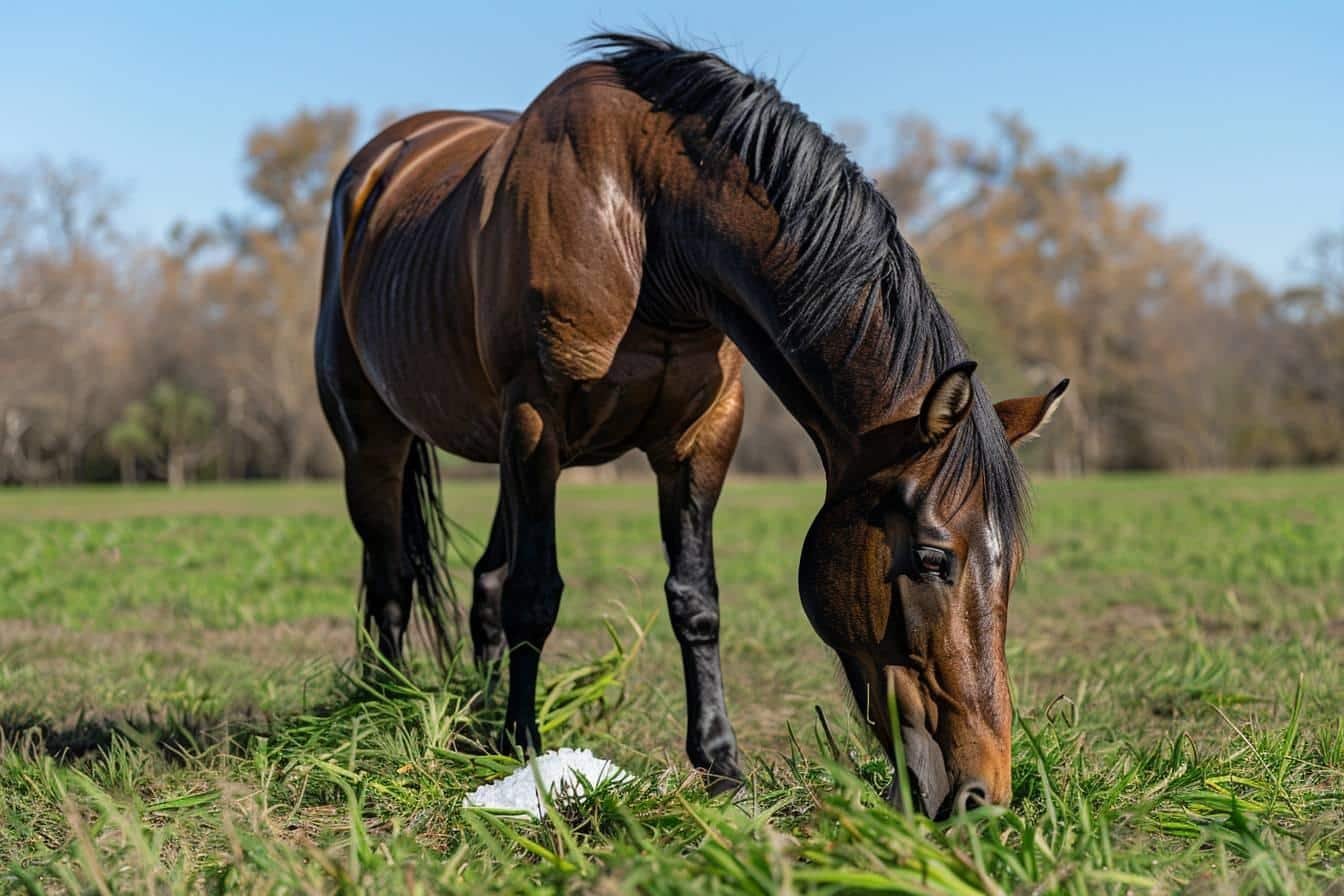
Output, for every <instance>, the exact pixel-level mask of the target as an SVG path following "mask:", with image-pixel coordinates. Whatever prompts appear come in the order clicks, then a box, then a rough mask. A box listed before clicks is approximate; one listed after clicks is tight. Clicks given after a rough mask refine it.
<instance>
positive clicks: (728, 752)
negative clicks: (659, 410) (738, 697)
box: [649, 385, 742, 793]
mask: <svg viewBox="0 0 1344 896" xmlns="http://www.w3.org/2000/svg"><path fill="white" fill-rule="evenodd" d="M740 389H741V386H740V385H738V386H737V387H736V388H735V389H734V390H733V391H730V392H729V393H727V394H726V395H725V396H724V398H722V399H720V401H719V402H718V404H716V405H715V406H714V408H713V409H711V410H710V411H709V414H708V416H707V417H706V418H704V419H703V420H702V421H701V422H700V425H699V426H698V428H697V432H696V436H695V442H694V444H693V445H692V447H691V448H690V450H689V452H688V453H687V454H685V455H684V456H681V457H677V456H676V454H675V450H674V449H671V448H667V449H665V450H655V451H650V452H649V460H650V462H651V463H652V465H653V468H654V472H655V473H657V475H658V521H659V526H660V528H661V530H662V536H663V544H664V546H665V547H666V548H667V559H668V566H669V570H668V576H667V582H666V584H665V586H664V590H665V591H666V593H667V612H668V616H670V617H671V620H672V630H673V632H675V633H676V636H677V641H678V643H679V644H680V645H681V665H682V671H683V673H684V674H685V677H686V713H687V719H686V752H687V754H688V755H689V756H690V759H691V763H692V764H693V765H694V766H695V767H696V768H698V769H700V770H701V771H703V772H704V773H705V774H706V776H707V778H708V780H707V782H706V783H707V784H708V787H709V790H710V792H711V793H720V792H724V791H727V790H732V789H733V788H735V787H737V786H738V785H739V784H741V782H742V769H741V766H740V765H739V761H738V755H737V738H736V737H735V736H734V734H733V726H732V723H731V722H729V721H728V708H727V705H726V704H725V702H724V696H723V670H722V668H721V667H720V664H719V583H718V580H717V578H716V576H715V573H714V541H713V536H712V529H713V519H714V507H715V505H716V504H717V503H718V500H719V492H720V491H721V490H722V489H723V480H724V477H725V476H726V475H727V472H728V463H729V461H731V460H732V457H733V449H734V448H736V447H737V437H738V434H739V433H740V432H741V428H742V402H741V391H740Z"/></svg>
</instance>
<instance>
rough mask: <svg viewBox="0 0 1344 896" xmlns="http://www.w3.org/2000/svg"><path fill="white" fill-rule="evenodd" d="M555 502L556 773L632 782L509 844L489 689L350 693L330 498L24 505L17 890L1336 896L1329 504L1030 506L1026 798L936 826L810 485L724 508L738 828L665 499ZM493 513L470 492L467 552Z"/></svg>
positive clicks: (8, 801) (145, 494) (1, 765)
mask: <svg viewBox="0 0 1344 896" xmlns="http://www.w3.org/2000/svg"><path fill="white" fill-rule="evenodd" d="M561 494H562V501H561V525H560V544H561V563H562V571H563V573H564V576H565V580H566V583H567V589H566V595H565V602H564V605H563V608H562V611H561V618H560V625H559V627H558V629H557V632H556V634H555V635H554V636H553V638H552V641H551V643H550V644H549V645H548V648H547V654H546V661H545V665H544V670H545V672H546V674H547V676H548V686H547V688H546V690H545V694H544V699H545V700H547V701H548V702H547V705H546V708H545V712H544V716H543V724H544V726H545V729H546V731H547V737H548V746H565V745H568V746H587V747H590V748H592V749H594V750H595V751H596V752H598V753H599V754H601V755H609V756H612V757H614V758H615V759H616V760H617V761H618V762H620V763H621V764H622V765H623V766H625V767H626V768H629V769H632V770H634V771H636V772H638V773H639V774H640V780H639V783H638V784H637V785H636V786H635V787H634V788H633V789H631V790H628V791H624V792H620V793H619V794H617V793H614V792H612V793H607V792H604V793H602V794H599V795H598V796H596V797H595V798H594V799H593V800H592V801H590V802H588V803H585V804H563V805H560V806H558V807H556V808H555V810H554V811H553V812H551V813H550V814H549V816H548V817H547V818H546V819H545V820H543V821H541V822H520V821H514V820H500V819H498V818H495V817H493V816H490V815H488V814H485V813H481V812H476V811H472V812H464V811H463V810H462V809H461V808H460V807H461V801H462V797H463V796H464V794H465V793H467V792H469V791H470V790H472V789H474V788H475V787H476V786H478V785H479V784H481V783H483V782H486V781H489V780H492V779H493V778H495V777H498V776H499V775H501V774H504V773H506V772H508V771H509V770H511V769H512V768H513V767H514V766H513V763H512V761H511V760H508V759H505V758H503V757H496V756H492V755H490V751H489V750H488V749H486V747H485V745H486V744H488V743H490V741H491V739H492V737H493V732H494V727H495V726H496V725H497V724H498V722H499V719H500V715H501V711H502V710H501V707H500V705H499V703H500V701H499V699H498V695H496V697H495V698H494V699H493V700H491V701H490V702H489V703H487V704H486V705H484V706H479V707H469V706H468V702H469V701H470V700H471V698H472V697H473V695H475V694H476V692H477V691H478V689H479V688H480V685H481V682H480V681H479V680H478V679H477V678H476V677H475V675H474V673H473V672H471V671H470V670H468V669H465V668H454V669H452V670H450V672H449V674H448V675H447V678H446V680H444V679H439V678H437V677H436V675H435V674H434V673H432V672H431V671H430V670H429V669H428V668H427V667H423V666H422V667H419V668H417V670H416V674H415V681H409V680H404V681H397V680H393V681H389V682H385V683H383V684H381V685H380V686H379V688H378V689H377V690H370V689H368V688H366V687H364V686H363V685H361V684H360V683H358V682H356V681H353V680H351V679H350V678H349V677H347V675H346V674H345V673H346V670H348V668H349V665H348V664H349V660H350V658H351V656H352V655H353V652H354V646H355V644H354V621H353V620H354V617H353V609H354V588H355V576H356V569H357V557H358V552H357V546H356V541H355V538H354V535H353V533H352V532H351V530H350V527H349V525H348V523H347V522H346V520H345V518H344V515H343V509H342V500H341V496H340V493H339V491H338V490H337V489H336V488H334V487H332V486H327V485H313V486H298V487H295V486H277V485H261V486H223V487H207V486H203V487H199V488H193V489H190V490H188V491H186V492H184V493H182V494H170V493H168V492H166V491H162V490H156V489H147V488H146V489H132V490H124V489H117V488H108V489H70V490H56V489H48V490H28V491H12V492H4V493H0V556H3V557H4V558H5V559H4V562H3V563H0V891H9V890H18V891H25V890H26V891H30V892H125V893H139V892H176V891H183V890H187V891H206V892H225V891H227V892H233V891H246V892H254V891H262V892H272V891H288V892H309V891H321V892H329V891H333V890H338V891H348V892H386V893H395V892H437V891H461V892H471V893H475V892H482V891H487V890H497V891H518V890H532V889H535V890H541V891H557V892H585V893H586V892H599V893H613V894H614V893H622V892H630V891H643V892H651V893H663V892H668V893H671V892H694V893H697V894H710V893H738V892H759V893H772V892H780V891H794V892H814V891H816V892H854V893H858V892H937V893H977V892H1017V891H1022V892H1057V891H1060V892H1079V893H1081V892H1100V891H1115V892H1147V891H1154V892H1170V891H1173V890H1177V889H1185V888H1189V889H1194V890H1197V891H1201V892H1238V891H1251V892H1264V891H1269V892H1303V893H1309V892H1318V891H1323V890H1324V889H1325V888H1326V887H1328V886H1329V885H1330V884H1331V883H1332V882H1333V881H1335V880H1336V879H1339V878H1341V877H1344V720H1342V719H1344V646H1342V645H1344V588H1342V587H1341V586H1342V585H1344V536H1341V533H1344V474H1342V473H1340V472H1333V471H1332V472H1318V473H1284V474H1275V475H1218V476H1212V475H1210V476H1198V477H1185V478H1175V477H1161V476H1114V477H1105V478H1096V479H1085V480H1080V481H1043V482H1040V483H1038V484H1037V487H1036V513H1035V523H1034V526H1033V541H1032V548H1031V557H1030V559H1029V561H1028V563H1027V566H1026V568H1025V572H1024V575H1023V578H1022V581H1021V582H1020V583H1019V585H1018V588H1017V590H1016V592H1015V593H1014V597H1013V606H1012V610H1011V619H1012V622H1011V630H1010V635H1009V661H1010V665H1011V668H1012V673H1013V679H1014V686H1015V691H1016V695H1017V707H1018V710H1019V719H1018V721H1017V725H1016V737H1015V745H1014V747H1015V749H1014V791H1015V794H1014V800H1013V803H1012V806H1011V807H1010V808H1009V809H1007V810H984V811H981V812H979V813H977V814H976V815H974V816H972V817H969V818H966V819H963V820H960V821H957V822H952V823H947V824H941V825H937V824H934V823H932V822H929V821H927V820H923V819H920V818H912V817H907V816H904V815H902V814H900V813H899V812H897V811H895V810H893V809H891V808H888V807H887V806H885V805H883V804H882V802H881V800H880V799H878V797H877V794H876V792H875V790H874V786H873V785H874V784H878V783H885V775H887V774H888V772H887V769H886V765H885V762H884V761H883V760H882V759H881V758H880V755H879V753H878V752H877V751H876V750H875V748H874V747H873V746H872V745H871V744H870V743H869V742H868V741H867V740H866V739H865V738H863V737H862V736H861V734H860V732H859V730H858V727H857V726H856V724H855V723H854V722H853V720H852V719H851V717H850V715H849V713H848V711H847V709H846V706H847V703H846V698H845V696H844V693H843V689H842V687H841V684H840V679H839V676H838V675H837V674H836V672H835V670H834V667H833V664H832V662H831V659H830V657H829V655H828V652H827V651H826V650H825V648H824V647H823V646H822V645H821V643H820V641H819V640H818V639H817V638H816V637H815V635H813V633H812V632H811V630H810V628H809V626H808V625H807V622H806V620H805V618H804V616H803V614H802V612H801V608H800V607H799V605H798V598H797V593H796V589H795V585H794V577H795V573H796V563H797V556H798V550H799V545H800V544H801V541H802V537H803V534H804V532H805V531H806V528H807V525H808V523H809V522H810V520H811V517H812V515H813V513H814V512H815V510H816V508H817V506H818V503H819V501H820V488H819V486H817V485H815V484H801V485H800V484H787V483H770V482H741V481H735V482H730V485H729V488H728V491H727V493H726V495H725V498H724V501H723V503H722V505H721V509H720V512H719V516H718V519H717V522H716V536H717V545H718V555H719V565H720V579H721V585H722V592H723V652H724V666H725V673H726V677H727V688H728V701H729V708H730V711H731V713H732V717H733V720H734V722H735V725H736V727H737V731H738V736H739V742H740V744H741V746H742V749H743V752H744V754H745V757H746V760H747V763H748V774H749V782H748V786H747V788H746V789H745V790H744V791H743V793H742V794H740V795H739V796H738V797H737V798H736V800H734V801H725V800H714V799H711V798H709V797H707V796H706V795H705V794H704V793H703V792H702V791H701V789H700V788H699V787H698V786H697V784H696V782H695V780H694V778H693V776H692V775H691V774H690V773H689V770H688V768H687V764H686V760H685V759H684V757H683V755H682V749H681V742H682V730H683V724H684V706H683V696H682V685H681V680H680V662H679V660H678V658H677V650H676V644H675V641H674V639H673V638H672V635H671V632H670V631H669V630H668V627H667V624H666V619H665V614H664V611H663V609H662V588H661V582H662V578H663V576H664V574H665V570H664V568H663V559H662V549H661V546H660V544H659V542H658V538H657V524H656V521H655V519H654V513H653V499H654V495H653V489H652V486H651V485H650V484H643V483H634V484H620V485H602V486H597V485H581V484H569V483H566V484H564V485H563V486H562V491H561ZM493 497H494V496H493V488H492V487H489V486H486V485H481V484H461V483H455V484H450V485H449V486H448V487H447V489H446V498H447V503H448V506H449V510H450V513H451V514H452V515H453V516H454V517H455V518H456V519H457V520H458V521H459V522H461V523H462V524H463V526H464V528H465V530H466V532H467V533H475V535H476V536H480V535H481V534H483V533H484V531H485V529H486V527H487V526H488V523H489V516H490V513H491V510H492V506H493V505H492V502H493ZM461 540H462V542H463V544H464V546H465V552H466V553H467V555H468V556H469V558H471V559H474V556H475V553H476V551H477V549H476V548H475V547H474V546H472V545H471V544H470V540H469V539H468V538H466V537H463V538H462V539H461ZM458 572H459V573H461V572H462V569H461V568H460V567H459V570H458ZM818 705H819V706H820V707H822V709H823V711H824V712H825V715H826V717H827V719H828V720H829V723H830V727H831V731H832V733H833V734H834V736H835V739H836V741H837V745H836V747H832V746H831V744H830V743H829V742H828V740H827V738H826V737H824V736H823V735H822V734H821V733H820V732H819V730H818V729H819V726H818V725H817V723H816V713H815V710H814V706H818ZM837 747H838V749H837Z"/></svg>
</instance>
